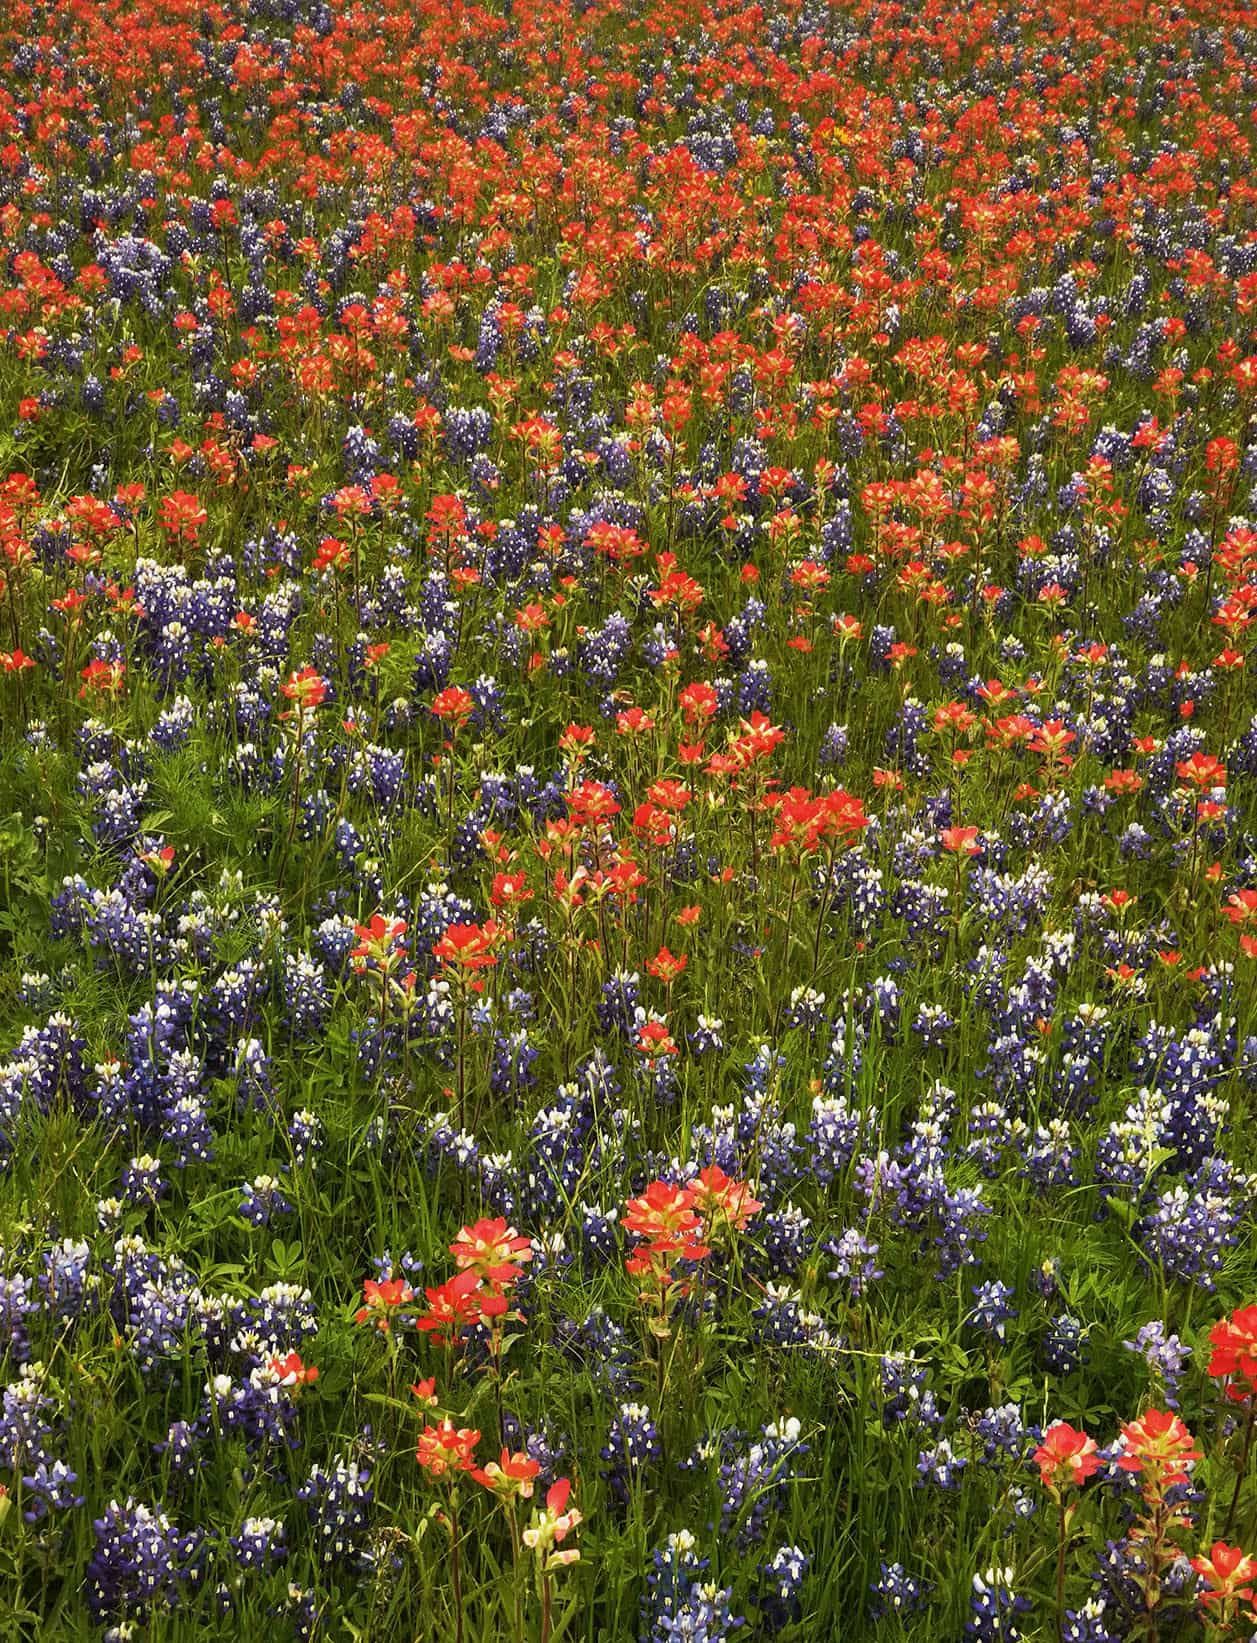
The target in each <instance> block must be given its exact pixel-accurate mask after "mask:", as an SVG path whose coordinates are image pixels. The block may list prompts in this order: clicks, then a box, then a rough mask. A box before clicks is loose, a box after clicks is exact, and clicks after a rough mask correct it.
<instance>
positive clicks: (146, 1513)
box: [87, 1495, 201, 1619]
mask: <svg viewBox="0 0 1257 1643" xmlns="http://www.w3.org/2000/svg"><path fill="white" fill-rule="evenodd" d="M93 1527H94V1529H95V1534H96V1546H95V1550H94V1551H93V1554H92V1560H91V1562H90V1563H89V1565H88V1569H87V1601H88V1604H89V1605H90V1607H91V1610H92V1613H93V1614H94V1615H95V1616H96V1617H97V1618H98V1619H105V1618H107V1617H109V1616H111V1615H122V1614H127V1613H135V1612H137V1611H138V1612H139V1613H140V1614H146V1613H155V1612H158V1611H160V1610H162V1609H170V1608H174V1607H176V1606H177V1605H178V1603H179V1601H180V1599H181V1598H182V1596H183V1593H184V1591H185V1589H186V1588H187V1587H188V1586H189V1585H191V1584H193V1583H194V1582H195V1581H196V1580H197V1579H198V1578H199V1573H200V1570H199V1567H198V1563H197V1558H198V1554H199V1552H200V1549H201V1540H200V1537H199V1536H198V1535H197V1534H196V1533H189V1534H184V1533H182V1532H181V1531H180V1530H179V1529H178V1528H176V1526H175V1525H174V1524H173V1523H172V1522H171V1520H170V1519H169V1518H168V1517H167V1516H166V1514H165V1513H164V1512H162V1511H160V1510H156V1509H154V1508H153V1507H151V1506H147V1505H145V1504H144V1503H143V1502H142V1501H137V1500H136V1499H135V1497H134V1496H131V1495H129V1496H128V1497H127V1499H126V1501H125V1502H123V1503H122V1504H121V1505H119V1503H118V1502H117V1501H116V1500H113V1501H110V1503H109V1505H108V1507H107V1508H106V1510H105V1513H104V1515H103V1517H100V1518H97V1520H96V1522H95V1524H94V1525H93Z"/></svg>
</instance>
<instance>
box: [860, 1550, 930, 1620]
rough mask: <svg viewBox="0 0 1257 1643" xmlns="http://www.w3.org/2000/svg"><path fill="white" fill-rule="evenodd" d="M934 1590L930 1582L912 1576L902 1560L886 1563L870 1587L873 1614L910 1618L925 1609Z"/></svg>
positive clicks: (873, 1617)
mask: <svg viewBox="0 0 1257 1643" xmlns="http://www.w3.org/2000/svg"><path fill="white" fill-rule="evenodd" d="M932 1589H933V1588H932V1587H931V1586H930V1585H929V1584H928V1583H927V1582H926V1581H923V1580H919V1579H917V1577H916V1576H914V1575H910V1574H909V1573H908V1572H907V1570H906V1569H905V1568H904V1566H903V1564H902V1563H883V1564H882V1566H881V1571H880V1573H879V1574H878V1577H877V1579H876V1580H875V1581H874V1582H873V1584H872V1585H871V1586H870V1587H869V1591H870V1592H871V1593H872V1598H871V1601H870V1603H869V1617H870V1618H871V1619H873V1620H883V1619H885V1618H886V1616H888V1615H898V1616H900V1617H903V1618H906V1617H908V1616H909V1615H914V1614H917V1613H919V1612H920V1611H921V1610H922V1609H924V1608H925V1606H926V1604H927V1603H928V1601H929V1595H930V1592H931V1591H932Z"/></svg>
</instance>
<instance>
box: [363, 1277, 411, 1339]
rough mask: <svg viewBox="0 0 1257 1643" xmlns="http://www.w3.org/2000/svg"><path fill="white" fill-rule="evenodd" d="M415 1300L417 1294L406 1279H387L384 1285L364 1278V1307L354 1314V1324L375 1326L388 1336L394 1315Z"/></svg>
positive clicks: (372, 1279)
mask: <svg viewBox="0 0 1257 1643" xmlns="http://www.w3.org/2000/svg"><path fill="white" fill-rule="evenodd" d="M414 1298H415V1292H414V1290H413V1289H411V1287H410V1285H409V1284H408V1283H407V1282H406V1280H405V1279H404V1278H386V1279H385V1280H384V1282H383V1283H376V1281H375V1279H374V1278H364V1279H363V1281H362V1299H363V1305H362V1306H360V1307H359V1308H358V1310H357V1312H355V1313H354V1322H355V1323H356V1324H366V1323H370V1324H374V1325H375V1327H376V1328H377V1329H378V1330H379V1331H380V1332H381V1334H384V1335H387V1334H388V1332H389V1329H390V1328H391V1326H392V1317H393V1314H394V1313H395V1312H396V1311H397V1310H398V1308H399V1307H403V1306H405V1305H406V1304H407V1302H409V1301H413V1300H414Z"/></svg>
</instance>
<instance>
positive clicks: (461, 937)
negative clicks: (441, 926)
mask: <svg viewBox="0 0 1257 1643" xmlns="http://www.w3.org/2000/svg"><path fill="white" fill-rule="evenodd" d="M498 934H499V932H498V927H497V925H496V924H494V923H493V922H492V920H490V921H489V923H487V924H451V925H450V926H449V928H448V929H447V930H446V932H445V934H444V935H443V936H442V937H441V939H440V941H438V942H437V944H436V946H435V947H433V949H432V954H433V957H434V958H435V959H436V960H437V962H438V963H440V964H443V965H445V966H446V967H447V968H449V969H451V970H455V971H458V972H460V973H461V972H470V971H473V970H484V969H488V968H489V967H490V966H492V965H494V964H496V963H497V961H498V960H497V954H496V953H495V952H494V951H493V948H494V945H495V943H496V942H497V939H498Z"/></svg>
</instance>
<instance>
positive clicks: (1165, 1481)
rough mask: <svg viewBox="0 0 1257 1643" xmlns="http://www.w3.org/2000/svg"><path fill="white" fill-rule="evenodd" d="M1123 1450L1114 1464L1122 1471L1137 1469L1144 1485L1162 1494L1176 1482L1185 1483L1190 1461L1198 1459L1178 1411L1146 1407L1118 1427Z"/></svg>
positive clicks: (1198, 1452)
mask: <svg viewBox="0 0 1257 1643" xmlns="http://www.w3.org/2000/svg"><path fill="white" fill-rule="evenodd" d="M1121 1436H1122V1441H1123V1444H1124V1445H1125V1448H1124V1451H1123V1453H1122V1454H1120V1455H1119V1456H1118V1457H1117V1464H1118V1465H1119V1466H1120V1467H1121V1469H1122V1470H1123V1471H1124V1472H1139V1473H1141V1474H1142V1475H1143V1478H1144V1482H1145V1487H1146V1488H1149V1489H1152V1490H1155V1491H1156V1492H1158V1493H1161V1494H1163V1493H1164V1492H1165V1490H1167V1489H1168V1488H1170V1487H1171V1486H1172V1485H1173V1484H1176V1483H1186V1482H1187V1480H1188V1477H1189V1476H1190V1474H1189V1472H1188V1470H1187V1468H1188V1465H1189V1463H1190V1462H1192V1461H1196V1460H1199V1459H1200V1451H1199V1450H1198V1449H1197V1448H1196V1440H1195V1439H1194V1438H1193V1437H1192V1435H1191V1433H1190V1432H1189V1431H1188V1430H1187V1428H1186V1426H1184V1424H1183V1422H1182V1420H1181V1419H1180V1418H1179V1416H1178V1415H1175V1414H1171V1413H1170V1412H1169V1411H1168V1410H1163V1409H1149V1410H1147V1411H1146V1413H1144V1414H1142V1415H1140V1416H1139V1418H1138V1419H1137V1420H1133V1421H1129V1422H1127V1424H1126V1425H1125V1426H1123V1427H1122V1432H1121Z"/></svg>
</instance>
